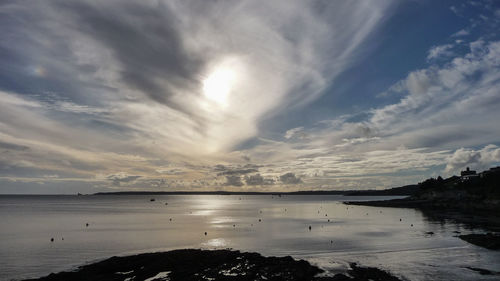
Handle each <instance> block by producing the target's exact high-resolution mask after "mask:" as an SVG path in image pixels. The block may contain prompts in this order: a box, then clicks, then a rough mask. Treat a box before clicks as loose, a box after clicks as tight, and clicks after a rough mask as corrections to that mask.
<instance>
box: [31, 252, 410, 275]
mask: <svg viewBox="0 0 500 281" xmlns="http://www.w3.org/2000/svg"><path fill="white" fill-rule="evenodd" d="M325 273H326V272H325V271H324V270H323V269H321V268H319V267H317V266H315V265H311V264H310V263H309V262H308V261H305V260H296V259H293V258H292V257H290V256H285V257H274V256H270V257H264V256H262V255H261V254H259V253H252V252H240V251H237V250H229V249H227V250H201V249H180V250H172V251H167V252H157V253H144V254H137V255H130V256H120V257H116V256H114V257H111V258H108V259H105V260H102V261H99V262H95V263H92V264H86V265H82V266H80V267H78V268H77V270H75V271H64V272H59V273H51V274H49V275H47V276H43V277H39V278H32V279H25V280H24V281H35V280H38V281H63V280H75V281H80V280H81V281H83V280H127V281H134V280H148V281H153V280H172V281H176V280H183V281H184V280H185V281H190V280H238V281H239V280H242V281H243V280H249V281H250V280H284V281H287V280H288V281H295V280H297V281H298V280H311V281H349V280H351V281H367V280H374V281H377V280H380V281H382V280H387V281H400V280H402V279H400V278H399V277H396V276H394V275H392V274H391V273H389V272H387V271H384V270H381V269H378V268H374V267H363V266H359V265H357V264H356V263H350V268H349V269H348V270H347V271H346V272H344V273H336V274H330V275H329V276H327V274H325Z"/></svg>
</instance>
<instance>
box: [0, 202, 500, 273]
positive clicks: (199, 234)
mask: <svg viewBox="0 0 500 281" xmlns="http://www.w3.org/2000/svg"><path fill="white" fill-rule="evenodd" d="M150 198H151V196H111V195H109V196H0V280H12V279H22V278H27V277H37V276H42V275H46V274H49V273H51V272H58V271H62V270H71V269H74V268H75V267H76V266H78V265H82V264H86V263H91V262H95V261H98V260H100V259H103V258H107V257H110V256H113V255H129V254H134V253H141V252H152V251H163V250H170V249H177V248H205V249H214V248H233V249H238V250H243V251H256V252H259V253H262V254H263V255H278V256H283V255H291V256H293V257H296V258H301V259H306V260H309V261H310V262H312V263H313V264H316V265H318V266H320V267H322V268H324V269H326V270H328V271H329V272H332V273H335V272H338V271H341V270H343V269H345V268H346V267H347V266H348V263H349V262H358V263H360V264H362V265H366V266H376V267H380V268H383V269H386V270H389V271H391V272H392V273H394V274H396V275H399V276H404V277H406V278H407V279H409V280H494V279H495V278H498V276H496V277H495V276H493V277H488V276H482V275H479V274H478V273H476V272H474V271H472V270H470V269H467V268H465V267H480V268H486V269H489V270H494V271H500V253H499V252H495V251H490V250H486V249H482V248H479V247H476V246H473V245H470V244H468V243H466V242H464V241H462V240H460V239H458V238H456V237H455V236H456V235H457V233H456V231H460V232H461V233H471V232H480V231H479V230H473V231H472V230H469V229H467V228H466V227H465V226H463V225H459V224H455V223H451V222H442V221H439V222H436V221H432V220H431V219H430V218H427V217H425V216H424V215H423V214H422V213H420V212H419V211H416V210H413V209H399V208H378V207H363V206H346V205H343V204H342V201H351V200H373V199H375V198H376V199H389V198H394V197H344V196H311V195H308V196H296V195H294V196H282V197H277V196H271V195H256V196H222V195H189V196H182V195H175V196H154V198H155V199H156V200H155V201H154V202H151V201H150ZM166 203H168V205H166ZM259 219H260V220H261V221H260V222H259ZM86 223H88V224H89V226H88V227H87V226H86ZM411 225H413V226H411ZM309 226H311V230H309ZM205 232H207V235H205V234H204V233H205ZM427 232H434V234H433V235H430V234H428V233H427ZM52 237H53V238H54V239H55V241H54V242H51V241H50V238H52ZM63 239H64V240H63Z"/></svg>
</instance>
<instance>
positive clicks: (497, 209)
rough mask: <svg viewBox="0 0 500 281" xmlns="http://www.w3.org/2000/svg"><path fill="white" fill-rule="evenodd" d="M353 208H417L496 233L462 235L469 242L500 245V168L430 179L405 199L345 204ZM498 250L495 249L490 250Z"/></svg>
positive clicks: (431, 215)
mask: <svg viewBox="0 0 500 281" xmlns="http://www.w3.org/2000/svg"><path fill="white" fill-rule="evenodd" d="M345 204H349V205H364V206H378V207H398V208H416V209H419V210H421V211H422V213H423V214H424V215H425V216H426V217H428V218H430V219H432V220H442V221H446V220H453V221H456V222H459V223H463V224H466V225H467V226H470V227H471V228H484V229H487V230H489V231H492V232H493V233H489V234H475V235H474V236H470V237H467V236H461V237H460V238H462V239H463V240H465V241H468V242H469V243H472V244H475V245H478V246H483V247H484V246H485V245H497V246H496V248H495V249H498V245H499V244H500V234H498V232H499V231H500V216H499V215H498V214H500V168H499V167H496V168H492V169H490V170H487V171H484V172H482V173H480V174H477V175H474V176H473V177H470V176H467V175H466V176H462V177H458V176H452V177H450V178H447V179H442V178H441V177H438V178H437V179H435V178H430V179H427V180H425V181H424V182H421V183H419V184H418V188H417V192H415V193H414V194H413V195H411V196H409V197H407V198H404V199H394V200H385V201H363V202H354V201H352V202H345ZM487 248H490V249H494V248H493V246H491V247H487Z"/></svg>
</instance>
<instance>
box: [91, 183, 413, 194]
mask: <svg viewBox="0 0 500 281" xmlns="http://www.w3.org/2000/svg"><path fill="white" fill-rule="evenodd" d="M418 189H419V186H418V185H416V184H414V185H406V186H402V187H395V188H390V189H384V190H306V191H295V192H279V193H277V192H234V191H118V192H98V193H94V194H93V195H276V196H279V195H346V196H392V195H394V196H408V195H412V194H415V193H416V192H418Z"/></svg>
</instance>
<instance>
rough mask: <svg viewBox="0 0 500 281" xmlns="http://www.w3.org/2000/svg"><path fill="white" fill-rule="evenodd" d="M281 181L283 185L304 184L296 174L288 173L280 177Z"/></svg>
mask: <svg viewBox="0 0 500 281" xmlns="http://www.w3.org/2000/svg"><path fill="white" fill-rule="evenodd" d="M280 181H281V182H282V183H283V184H299V183H302V180H301V179H300V178H299V177H296V176H295V174H294V173H286V174H283V175H281V176H280Z"/></svg>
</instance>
